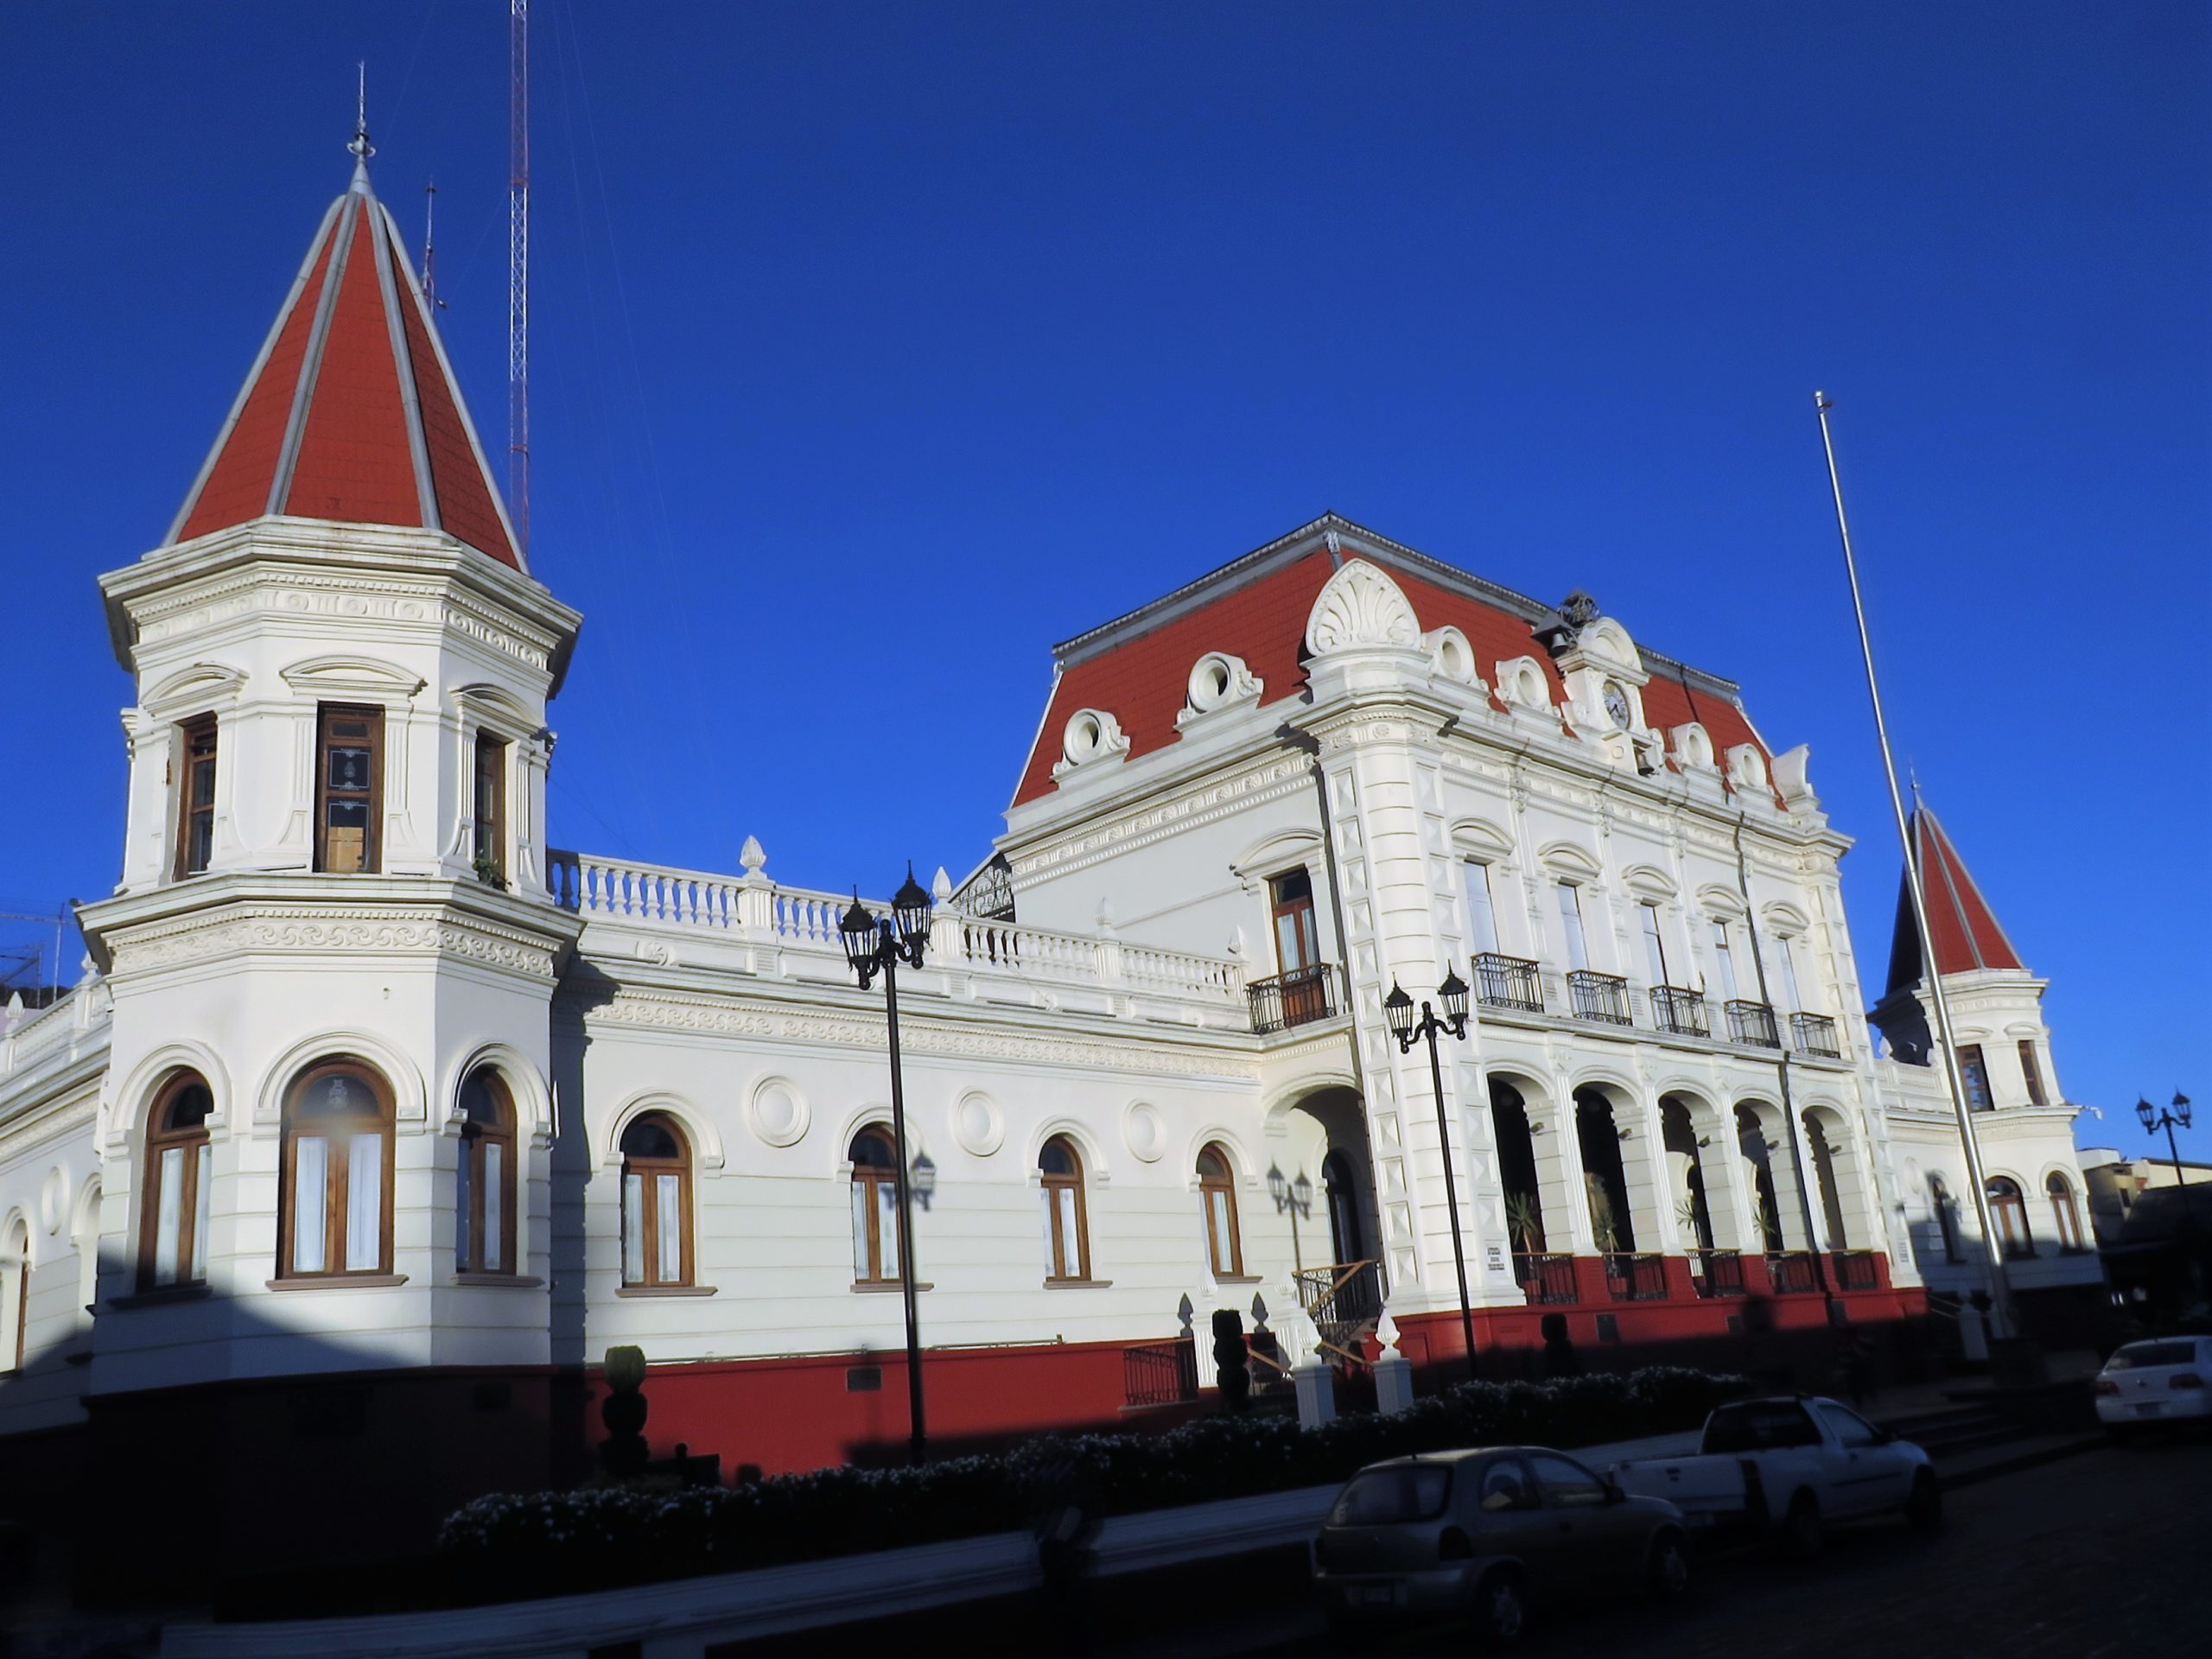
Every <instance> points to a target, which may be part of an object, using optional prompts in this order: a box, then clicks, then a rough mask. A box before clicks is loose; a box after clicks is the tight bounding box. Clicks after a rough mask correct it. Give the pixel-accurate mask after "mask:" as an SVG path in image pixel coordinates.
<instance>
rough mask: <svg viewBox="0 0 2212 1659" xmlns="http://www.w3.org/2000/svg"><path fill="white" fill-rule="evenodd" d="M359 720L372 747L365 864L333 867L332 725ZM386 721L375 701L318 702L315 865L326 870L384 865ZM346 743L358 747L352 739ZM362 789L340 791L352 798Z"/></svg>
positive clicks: (370, 870) (371, 869) (368, 870)
mask: <svg viewBox="0 0 2212 1659" xmlns="http://www.w3.org/2000/svg"><path fill="white" fill-rule="evenodd" d="M338 720H359V721H364V722H365V724H366V725H367V726H368V728H369V734H368V736H367V737H366V738H365V739H364V740H361V742H362V744H363V745H364V746H365V747H367V749H368V751H369V787H368V790H367V791H366V792H367V796H368V800H367V806H368V809H369V810H368V823H367V827H366V828H365V829H364V830H363V832H362V841H361V868H359V869H358V870H346V871H333V870H332V869H331V868H330V801H331V788H330V751H331V748H332V747H333V743H332V739H331V734H330V727H331V722H332V721H338ZM384 723H385V711H384V709H381V708H379V707H378V706H376V705H374V704H372V703H360V702H324V703H318V704H316V705H315V869H316V870H317V871H318V872H320V873H321V874H346V875H377V874H381V873H382V872H383V869H384ZM343 747H348V748H351V747H356V745H355V744H354V742H353V741H351V740H348V741H347V742H346V744H345V745H344V746H343ZM358 793H359V791H353V790H345V791H340V795H341V796H342V797H343V798H348V799H350V798H353V797H354V796H355V795H356V794H358Z"/></svg>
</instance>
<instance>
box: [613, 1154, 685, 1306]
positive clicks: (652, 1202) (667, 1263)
mask: <svg viewBox="0 0 2212 1659" xmlns="http://www.w3.org/2000/svg"><path fill="white" fill-rule="evenodd" d="M622 1282H623V1283H624V1284H626V1285H636V1286H644V1287H654V1288H658V1287H666V1286H671V1285H688V1284H690V1282H691V1147H690V1142H689V1141H686V1140H685V1139H684V1138H683V1130H682V1129H680V1128H677V1123H676V1120H675V1119H674V1118H672V1117H671V1116H668V1114H667V1113H665V1112H645V1113H643V1114H641V1115H640V1116H638V1117H637V1118H635V1119H633V1120H632V1122H631V1124H630V1127H629V1128H626V1129H625V1130H623V1131H622Z"/></svg>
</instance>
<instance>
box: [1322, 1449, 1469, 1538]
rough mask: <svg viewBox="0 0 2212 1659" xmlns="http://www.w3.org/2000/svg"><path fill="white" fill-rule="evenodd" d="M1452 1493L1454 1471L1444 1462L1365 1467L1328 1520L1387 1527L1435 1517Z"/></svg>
mask: <svg viewBox="0 0 2212 1659" xmlns="http://www.w3.org/2000/svg"><path fill="white" fill-rule="evenodd" d="M1451 1495H1452V1471H1451V1469H1450V1468H1449V1467H1448V1466H1447V1465H1444V1464H1440V1463H1412V1464H1397V1465H1392V1466H1390V1467H1388V1468H1383V1469H1363V1470H1362V1471H1360V1472H1359V1473H1357V1474H1356V1475H1354V1476H1353V1477H1352V1478H1351V1484H1349V1485H1347V1486H1346V1487H1345V1488H1344V1491H1343V1492H1342V1493H1340V1494H1339V1495H1338V1498H1337V1504H1336V1507H1335V1508H1334V1509H1332V1510H1330V1511H1329V1524H1330V1525H1331V1526H1332V1527H1388V1526H1395V1525H1396V1524H1397V1523H1398V1522H1403V1521H1433V1520H1434V1519H1435V1518H1436V1517H1437V1516H1440V1515H1441V1514H1443V1513H1444V1503H1445V1500H1446V1499H1447V1498H1448V1497H1451Z"/></svg>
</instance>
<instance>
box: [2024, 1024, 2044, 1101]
mask: <svg viewBox="0 0 2212 1659" xmlns="http://www.w3.org/2000/svg"><path fill="white" fill-rule="evenodd" d="M2020 1076H2021V1077H2022V1079H2023V1080H2024V1081H2025V1083H2026V1084H2027V1085H2028V1104H2029V1105H2031V1106H2048V1105H2050V1095H2049V1094H2048V1093H2047V1092H2046V1091H2045V1090H2044V1086H2043V1064H2042V1062H2041V1061H2040V1060H2039V1059H2038V1058H2037V1055H2036V1039H2034V1038H2032V1037H2023V1038H2021V1039H2020Z"/></svg>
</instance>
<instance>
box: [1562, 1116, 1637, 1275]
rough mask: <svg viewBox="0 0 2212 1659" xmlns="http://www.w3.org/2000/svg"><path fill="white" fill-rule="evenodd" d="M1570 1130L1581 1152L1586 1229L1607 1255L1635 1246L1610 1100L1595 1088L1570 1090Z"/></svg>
mask: <svg viewBox="0 0 2212 1659" xmlns="http://www.w3.org/2000/svg"><path fill="white" fill-rule="evenodd" d="M1574 1133H1575V1139H1576V1142H1577V1144H1578V1145H1579V1146H1580V1148H1581V1152H1582V1184H1583V1190H1584V1195H1585V1202H1586V1204H1587V1205H1589V1209H1590V1232H1591V1235H1592V1237H1593V1238H1595V1239H1596V1240H1597V1243H1598V1249H1599V1250H1600V1251H1601V1252H1603V1253H1605V1254H1607V1255H1611V1254H1614V1253H1616V1252H1622V1253H1625V1252H1628V1251H1631V1250H1634V1249H1636V1220H1635V1217H1633V1216H1632V1215H1631V1214H1630V1209H1629V1194H1628V1171H1627V1169H1626V1167H1625V1166H1624V1164H1623V1163H1622V1160H1621V1128H1620V1126H1619V1125H1618V1124H1617V1123H1615V1122H1614V1121H1613V1103H1612V1102H1611V1100H1610V1099H1608V1098H1607V1097H1606V1096H1605V1095H1604V1094H1603V1093H1601V1092H1600V1091H1599V1090H1596V1089H1578V1090H1575V1091H1574Z"/></svg>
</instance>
